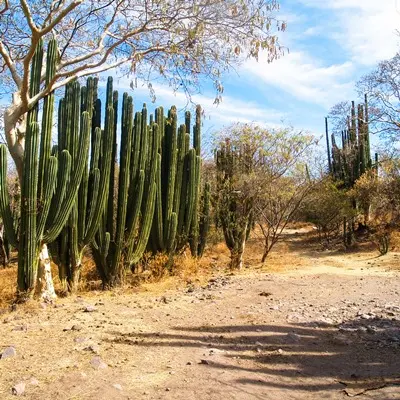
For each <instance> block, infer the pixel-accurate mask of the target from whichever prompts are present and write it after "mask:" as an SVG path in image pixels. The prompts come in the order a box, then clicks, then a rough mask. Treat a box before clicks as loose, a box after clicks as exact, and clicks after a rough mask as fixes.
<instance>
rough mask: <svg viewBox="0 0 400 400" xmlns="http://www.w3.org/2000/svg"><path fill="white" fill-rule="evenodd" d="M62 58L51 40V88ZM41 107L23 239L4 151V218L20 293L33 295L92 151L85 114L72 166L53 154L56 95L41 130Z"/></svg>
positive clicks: (26, 186)
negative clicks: (42, 257) (43, 258)
mask: <svg viewBox="0 0 400 400" xmlns="http://www.w3.org/2000/svg"><path fill="white" fill-rule="evenodd" d="M43 54H44V51H43V43H42V42H39V44H38V46H37V49H36V52H35V54H34V57H33V60H32V65H31V77H30V90H29V93H30V97H31V98H32V97H33V96H35V95H36V94H37V93H38V92H39V89H40V85H41V74H42V64H43ZM57 58H58V50H57V43H56V41H55V40H54V39H52V40H50V42H49V44H48V49H47V61H46V77H45V80H46V83H47V84H48V83H49V82H51V80H52V79H53V77H54V74H55V70H56V64H57V61H58V60H57ZM38 113H39V104H36V105H35V106H34V107H33V108H32V109H30V110H29V112H28V116H27V128H26V133H25V152H24V167H23V180H22V182H21V206H20V228H19V235H17V232H16V230H15V225H16V222H15V221H14V217H13V214H12V212H11V209H10V202H9V193H8V192H7V185H6V171H7V168H6V166H7V164H6V148H5V146H0V164H1V169H0V213H1V215H2V217H3V221H4V226H5V230H6V234H7V238H8V240H9V242H10V243H11V244H12V245H13V246H14V247H17V248H18V289H19V291H21V292H23V293H27V294H28V295H32V294H33V292H34V290H35V288H37V286H36V280H37V275H38V255H39V253H40V251H42V249H43V247H44V246H46V245H47V244H48V243H51V242H52V241H54V240H55V239H56V238H57V236H58V235H59V234H60V232H61V230H62V229H63V227H64V226H65V224H66V222H67V220H68V218H69V215H70V213H71V210H72V208H73V206H74V201H75V198H76V196H77V193H78V189H79V185H80V182H81V178H82V175H83V171H84V167H85V161H86V160H87V153H88V149H89V134H90V121H89V114H88V113H87V112H82V113H80V118H79V124H77V125H76V130H75V131H74V135H75V140H76V142H75V143H76V144H75V146H77V147H76V148H77V149H79V152H77V154H78V156H77V158H76V160H75V163H74V165H72V162H71V160H72V156H73V154H71V152H70V151H68V150H63V151H62V152H61V153H60V154H56V153H53V155H52V149H51V135H52V128H53V113H54V93H50V94H49V95H47V96H46V97H45V99H44V101H43V115H42V121H41V129H40V127H39V122H38Z"/></svg>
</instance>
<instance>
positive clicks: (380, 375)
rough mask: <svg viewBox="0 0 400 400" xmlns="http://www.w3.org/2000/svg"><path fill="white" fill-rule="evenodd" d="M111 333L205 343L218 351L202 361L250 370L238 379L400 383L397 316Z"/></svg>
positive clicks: (306, 384) (158, 342)
mask: <svg viewBox="0 0 400 400" xmlns="http://www.w3.org/2000/svg"><path fill="white" fill-rule="evenodd" d="M109 333H110V334H113V335H115V337H114V339H113V340H112V342H113V343H120V344H126V345H129V346H141V347H148V348H152V347H165V348H171V347H177V348H180V347H188V348H201V349H204V348H206V349H208V350H209V351H210V354H211V355H214V357H209V358H207V360H203V361H202V362H201V363H204V364H205V365H204V367H207V368H213V369H218V370H221V369H224V370H230V371H238V372H239V371H241V372H246V378H243V374H240V378H238V379H237V383H243V384H257V385H264V386H267V387H271V388H272V387H274V388H280V389H296V390H300V391H309V392H314V391H323V390H333V389H337V388H338V383H341V384H343V387H353V388H354V390H355V391H357V390H359V393H362V392H363V391H365V390H372V389H377V388H382V387H384V386H388V385H400V321H397V320H390V319H374V320H363V319H355V320H351V321H346V322H345V323H343V324H342V325H340V326H321V323H320V322H309V323H307V324H300V323H298V324H291V325H288V326H276V325H231V326H216V327H215V326H199V327H194V328H187V327H184V326H181V327H179V326H178V327H175V328H173V330H172V332H169V333H159V332H154V333H135V332H132V333H128V334H120V333H118V332H109ZM215 355H217V356H216V357H215ZM238 360H239V361H238ZM278 377H279V378H280V379H277V378H278ZM339 386H340V385H339ZM399 391H400V388H399ZM357 393H358V392H357Z"/></svg>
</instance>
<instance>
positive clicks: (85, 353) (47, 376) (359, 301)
mask: <svg viewBox="0 0 400 400" xmlns="http://www.w3.org/2000/svg"><path fill="white" fill-rule="evenodd" d="M288 240H289V241H290V240H292V239H290V237H289V238H288ZM293 240H297V239H293ZM288 251H290V252H291V254H292V258H290V260H291V261H290V262H291V264H293V265H296V268H291V267H290V266H288V267H287V268H282V271H281V272H275V271H274V272H271V271H270V270H269V269H268V267H267V268H260V269H258V270H256V271H255V270H254V269H253V270H249V271H246V272H245V273H242V274H240V275H234V276H230V275H229V274H225V275H222V276H215V277H212V278H211V279H209V280H208V282H207V283H206V284H202V285H199V284H194V283H190V282H189V283H188V284H187V285H186V286H185V287H182V288H180V289H176V290H168V291H167V292H165V293H163V294H159V293H154V292H152V291H149V292H140V293H138V294H135V295H123V294H115V293H114V294H106V293H104V294H102V295H98V296H90V297H86V298H84V297H75V298H71V299H61V300H59V301H58V302H57V303H56V304H54V305H47V306H44V305H43V306H42V307H39V309H37V308H36V307H35V308H32V309H27V308H26V307H23V308H21V309H17V310H16V311H14V312H11V313H6V314H4V315H2V317H1V319H0V338H1V339H0V352H1V353H2V357H1V359H0V398H1V399H12V398H15V396H18V395H20V396H24V397H25V398H28V399H34V400H36V399H37V400H39V399H40V400H47V399H49V400H50V399H60V400H64V399H65V400H66V399H75V400H77V399H82V400H83V399H85V400H89V399H99V400H101V399H104V400H108V399H126V400H127V399H132V400H133V399H174V400H175V399H177V400H179V399H182V400H183V399H185V400H190V399H207V400H208V399H210V400H211V399H212V400H213V399H215V400H217V399H218V400H220V399H246V400H247V399H266V400H268V399H271V400H275V399H281V398H285V399H293V400H294V399H296V400H297V399H344V398H347V397H353V396H360V398H364V399H382V400H389V399H400V300H399V292H400V285H399V282H400V281H399V271H400V269H398V267H397V263H398V256H399V255H398V254H396V253H391V254H389V255H387V256H385V257H383V258H376V254H374V253H369V252H366V253H365V252H364V253H362V254H357V253H354V254H341V253H337V254H336V253H332V252H325V253H321V252H309V251H305V250H299V248H291V249H289V250H288ZM293 257H294V258H293ZM282 264H284V262H281V264H280V265H282Z"/></svg>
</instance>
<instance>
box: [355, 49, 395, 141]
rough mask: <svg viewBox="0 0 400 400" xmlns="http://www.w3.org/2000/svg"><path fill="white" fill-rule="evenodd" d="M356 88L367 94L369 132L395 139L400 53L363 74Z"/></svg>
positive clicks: (361, 93) (360, 92)
mask: <svg viewBox="0 0 400 400" xmlns="http://www.w3.org/2000/svg"><path fill="white" fill-rule="evenodd" d="M357 90H358V92H359V94H360V95H363V94H367V95H368V100H369V109H370V110H369V114H370V121H369V123H370V126H371V132H373V133H381V134H383V135H384V136H386V137H387V138H392V139H396V138H397V136H398V134H399V132H400V53H397V54H396V55H395V56H394V57H393V58H391V59H390V60H386V61H382V62H380V63H379V65H378V67H377V68H376V69H375V70H374V71H372V72H371V73H369V74H367V75H365V76H363V77H362V78H361V79H360V80H359V82H358V83H357Z"/></svg>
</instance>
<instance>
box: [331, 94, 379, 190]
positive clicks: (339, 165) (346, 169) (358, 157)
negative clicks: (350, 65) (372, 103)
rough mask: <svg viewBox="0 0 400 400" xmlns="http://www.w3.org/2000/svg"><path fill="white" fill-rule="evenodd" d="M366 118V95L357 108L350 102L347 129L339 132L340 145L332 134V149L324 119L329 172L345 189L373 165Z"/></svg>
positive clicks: (350, 186) (367, 117) (351, 185)
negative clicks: (362, 102)
mask: <svg viewBox="0 0 400 400" xmlns="http://www.w3.org/2000/svg"><path fill="white" fill-rule="evenodd" d="M368 119H369V116H368V100H367V96H365V101H364V104H359V105H358V107H357V110H356V106H355V103H354V102H352V106H351V114H350V116H349V117H348V118H347V129H345V130H343V131H342V134H341V141H342V146H341V147H339V146H338V145H337V144H336V139H335V136H334V135H332V136H331V141H332V149H330V142H329V137H328V122H327V119H326V120H325V124H326V135H327V150H328V160H329V166H330V172H331V173H332V175H333V176H334V178H335V179H336V180H338V181H341V182H342V185H343V187H344V188H345V189H350V188H352V187H353V185H354V183H355V182H356V180H357V179H358V178H360V176H361V175H362V174H363V173H365V172H366V171H368V170H370V169H371V168H372V167H373V162H372V159H371V149H370V138H369V121H368Z"/></svg>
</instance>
